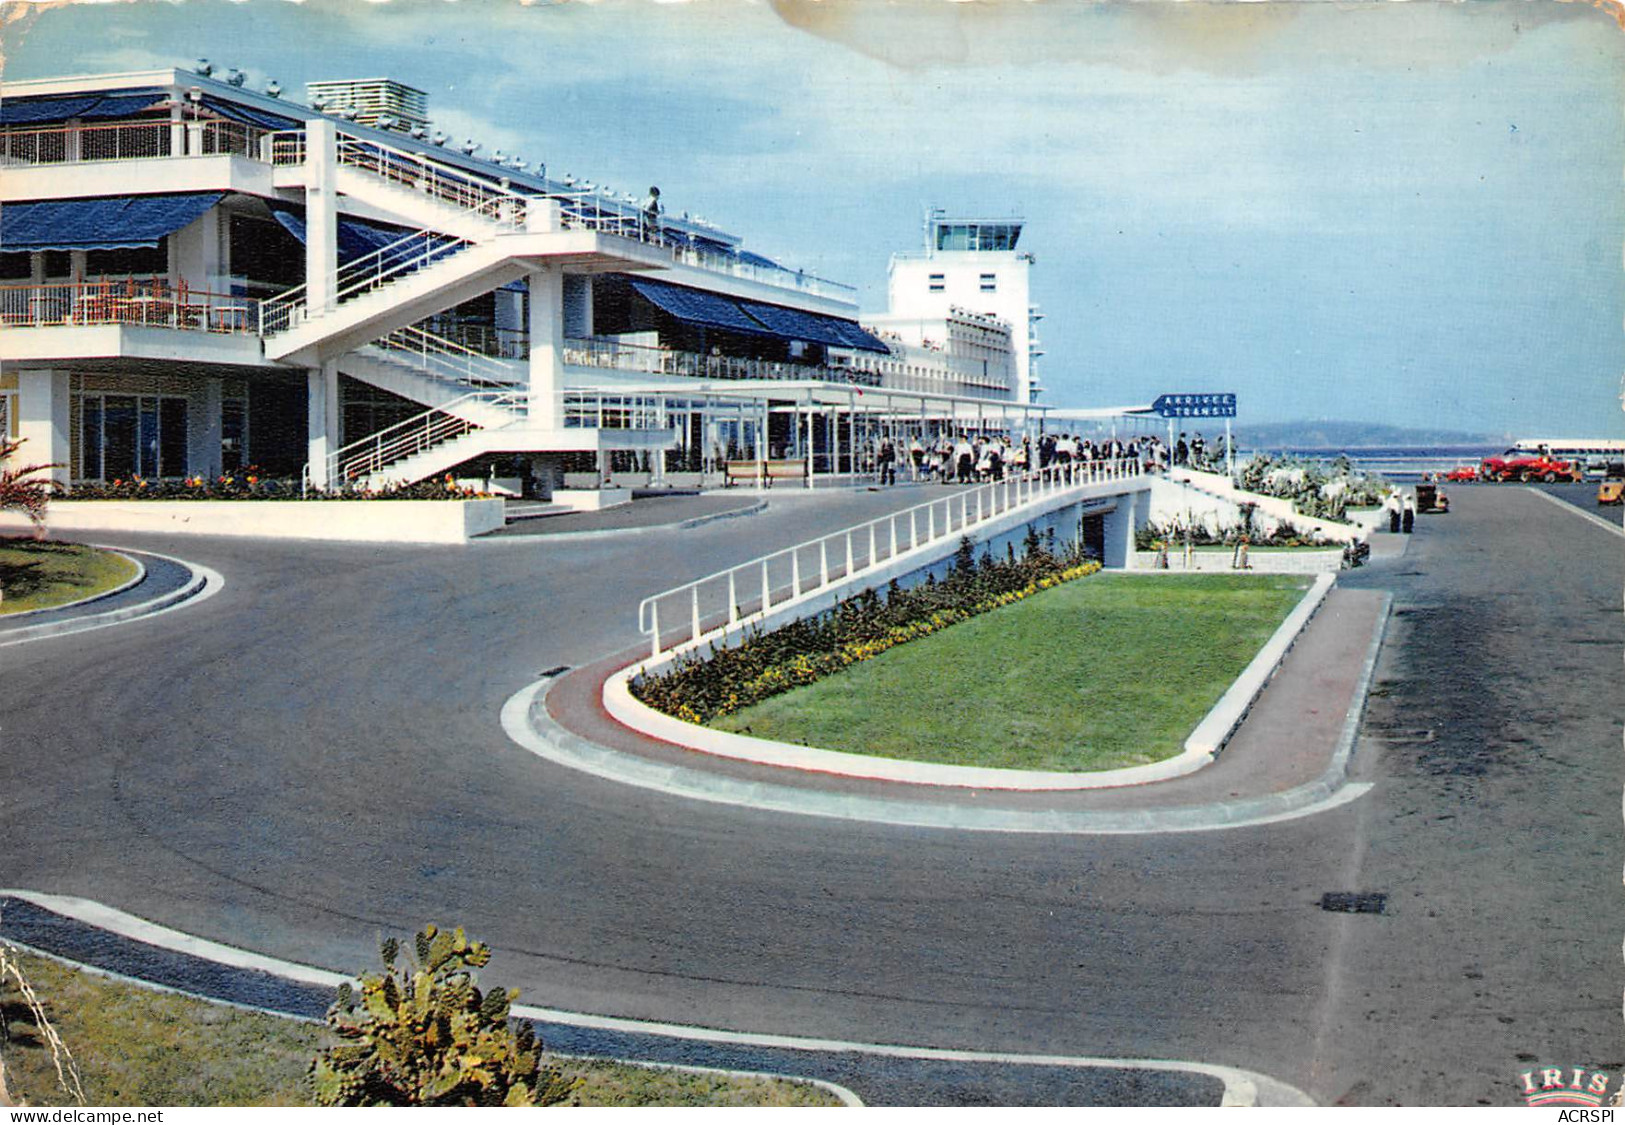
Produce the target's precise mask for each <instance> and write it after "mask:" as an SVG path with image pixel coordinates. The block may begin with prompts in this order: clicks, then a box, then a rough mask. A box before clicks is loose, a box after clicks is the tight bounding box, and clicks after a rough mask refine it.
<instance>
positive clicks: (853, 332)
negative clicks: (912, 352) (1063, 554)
mask: <svg viewBox="0 0 1625 1125" xmlns="http://www.w3.org/2000/svg"><path fill="white" fill-rule="evenodd" d="M830 324H831V325H833V326H834V328H835V331H837V332H839V333H840V334H841V335H843V336H845V337H846V346H847V347H849V348H857V349H858V350H859V351H865V352H886V353H888V354H889V353H890V352H891V348H889V347H888V346H887V345H886V341H884V340H882V339H881V338H880V337H879V336H876V335H875V334H874V333H873V332H871V331H869V330H868V329H867V328H865V327H863V325H861V324H859V323H858V322H857V321H855V320H841V319H839V318H837V317H830Z"/></svg>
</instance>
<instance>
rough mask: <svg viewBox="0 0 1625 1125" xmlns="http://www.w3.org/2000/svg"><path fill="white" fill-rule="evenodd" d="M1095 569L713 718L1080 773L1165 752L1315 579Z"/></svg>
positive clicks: (914, 757) (897, 749)
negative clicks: (1096, 571) (1147, 573)
mask: <svg viewBox="0 0 1625 1125" xmlns="http://www.w3.org/2000/svg"><path fill="white" fill-rule="evenodd" d="M1309 583H1310V580H1309V579H1308V578H1306V577H1301V576H1298V575H1229V574H1214V575H1190V576H1181V577H1179V578H1169V577H1164V576H1154V577H1153V576H1141V575H1124V574H1096V575H1093V576H1091V577H1088V578H1083V579H1080V580H1078V581H1076V582H1069V583H1067V584H1065V585H1063V586H1057V587H1055V588H1054V589H1051V590H1046V591H1044V592H1043V593H1040V594H1035V595H1034V596H1032V597H1031V598H1028V599H1027V600H1026V601H1022V602H1018V603H1016V604H1014V605H1010V606H1006V607H1004V608H1002V609H998V610H994V611H993V612H992V613H987V614H983V615H982V616H980V617H974V618H972V619H971V620H969V621H963V622H961V623H959V624H957V625H954V626H952V627H951V628H948V629H944V630H943V631H942V632H940V633H935V634H933V635H931V636H929V637H925V638H922V639H921V640H917V641H911V642H909V643H908V644H904V645H899V646H897V647H896V648H893V649H891V650H889V651H887V652H885V653H882V654H881V655H880V656H877V657H875V658H874V659H872V660H866V661H863V662H862V663H860V664H854V665H852V666H851V667H850V668H848V669H846V670H845V671H843V672H841V673H839V674H837V675H834V676H830V677H829V678H827V679H824V680H820V681H818V682H817V683H814V684H810V685H808V686H806V687H801V688H796V689H795V690H794V691H790V692H786V693H785V694H783V695H778V696H774V697H773V698H771V699H767V700H764V701H762V702H761V703H757V704H755V705H753V706H751V707H747V708H745V709H744V710H742V711H738V712H735V713H734V714H732V715H728V716H725V717H723V718H720V719H717V720H716V721H715V722H714V723H713V724H712V725H713V726H715V727H717V728H719V729H722V730H730V731H738V732H741V733H744V734H752V735H755V736H756V737H758V738H770V739H775V740H777V741H780V742H793V743H800V744H802V745H807V746H817V747H821V748H823V749H826V750H846V751H850V752H853V753H859V754H874V755H878V756H881V757H886V758H904V759H908V760H910V761H919V762H940V763H949V764H954V765H970V766H997V767H1002V768H1006V769H1031V770H1062V771H1084V770H1101V769H1115V768H1117V767H1120V766H1134V765H1141V764H1144V763H1146V762H1155V761H1159V760H1161V759H1163V758H1168V757H1172V756H1173V755H1175V754H1177V753H1179V752H1180V751H1181V749H1182V748H1183V743H1184V741H1185V739H1186V738H1187V737H1188V736H1189V735H1190V732H1191V731H1192V730H1194V729H1195V727H1196V724H1197V723H1198V722H1200V721H1201V719H1202V717H1203V716H1204V715H1206V714H1207V712H1208V710H1209V709H1210V708H1211V707H1212V706H1213V704H1214V703H1216V702H1218V699H1219V697H1220V696H1221V695H1223V694H1224V693H1225V691H1226V690H1227V689H1228V688H1229V687H1230V684H1231V683H1232V682H1233V681H1234V680H1235V678H1236V677H1237V676H1238V675H1239V674H1240V673H1241V670H1242V669H1243V668H1245V667H1246V666H1247V664H1248V662H1249V661H1251V660H1252V658H1253V657H1254V655H1256V654H1257V652H1258V650H1259V648H1261V647H1262V646H1263V644H1264V642H1265V641H1266V640H1268V639H1269V636H1270V634H1271V633H1273V632H1274V631H1275V629H1276V628H1277V626H1279V625H1280V623H1281V621H1282V619H1284V618H1285V617H1286V615H1287V614H1288V613H1289V612H1290V611H1291V610H1292V607H1293V606H1295V605H1296V604H1297V603H1298V600H1299V599H1300V598H1301V597H1302V596H1303V591H1304V590H1306V589H1307V588H1308V587H1309Z"/></svg>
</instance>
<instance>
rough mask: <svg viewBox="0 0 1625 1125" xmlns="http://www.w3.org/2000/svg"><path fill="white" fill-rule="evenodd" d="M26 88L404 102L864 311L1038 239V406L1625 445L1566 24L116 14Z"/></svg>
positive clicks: (1459, 7) (1616, 202) (204, 11)
mask: <svg viewBox="0 0 1625 1125" xmlns="http://www.w3.org/2000/svg"><path fill="white" fill-rule="evenodd" d="M0 50H3V53H4V58H3V66H4V71H3V73H4V77H5V78H6V79H7V80H18V79H24V78H34V77H46V76H52V75H60V74H69V73H102V72H108V71H118V70H132V69H141V68H147V67H152V66H170V65H185V66H189V65H190V64H191V63H192V61H193V60H194V59H196V58H197V57H198V56H207V57H208V58H210V59H211V60H213V61H214V62H215V63H216V64H217V65H218V66H220V67H222V68H224V67H226V66H237V67H240V68H242V69H243V70H245V71H247V72H248V74H249V76H250V78H249V82H250V84H251V85H252V86H253V87H255V88H259V87H260V86H262V85H263V84H264V82H265V80H266V79H267V78H275V79H277V80H278V81H279V82H280V83H281V84H282V85H283V86H284V87H285V88H286V89H287V90H288V91H289V93H290V95H293V96H298V95H299V94H300V91H301V90H302V87H303V84H304V82H306V81H310V80H319V79H327V78H346V77H375V76H380V75H387V76H389V77H393V78H397V79H399V80H401V81H403V82H407V83H409V84H411V85H414V86H417V87H419V88H420V89H424V90H426V91H428V93H429V112H430V116H431V117H432V118H434V119H435V122H436V124H437V125H439V126H441V127H443V128H445V129H446V131H447V132H449V133H451V134H452V135H453V136H454V137H458V138H461V137H463V136H471V137H474V138H476V139H478V140H480V141H481V142H482V143H483V144H484V151H485V152H487V153H489V152H492V151H494V150H495V149H498V148H501V149H504V150H506V151H508V152H517V153H519V154H520V155H523V156H525V157H526V158H528V159H529V160H531V161H532V162H537V161H545V162H546V164H547V167H548V171H549V173H550V174H552V175H555V176H557V175H560V174H563V173H565V172H571V173H574V174H575V175H577V176H578V177H582V178H587V179H592V180H595V181H597V182H599V183H602V184H609V185H612V186H613V187H615V188H616V189H617V190H618V191H623V192H626V191H630V192H634V193H637V194H639V195H641V194H642V193H643V192H644V191H645V190H646V189H647V188H648V186H649V185H650V184H658V185H659V186H660V189H661V195H662V200H663V201H664V202H666V204H667V209H668V210H670V211H689V212H691V213H693V214H696V215H703V216H705V217H706V218H708V219H709V220H711V221H713V222H715V223H717V224H718V225H720V226H722V227H723V228H724V229H726V230H728V231H730V232H732V233H734V234H736V235H739V236H741V237H742V238H743V239H744V244H745V246H746V247H748V248H750V249H753V250H756V251H757V252H759V253H763V254H766V255H768V256H769V257H772V258H775V259H777V260H779V261H781V262H785V263H787V264H790V265H792V266H799V267H802V268H805V269H807V270H808V271H809V272H812V273H815V274H818V275H819V276H823V277H828V278H831V279H834V280H837V281H843V282H846V283H849V284H852V285H855V286H857V287H858V290H859V293H860V301H861V305H862V307H863V308H864V309H865V310H866V311H881V310H882V309H883V308H884V306H885V302H886V292H885V287H886V264H887V259H888V257H889V255H890V254H892V253H893V252H896V251H913V250H917V249H918V248H919V247H920V244H921V231H922V217H923V215H924V213H925V210H926V208H927V207H930V206H938V207H944V208H947V209H949V210H950V211H960V212H974V213H976V214H977V215H981V216H1001V215H1006V214H1019V215H1021V216H1023V217H1024V218H1025V219H1026V223H1027V226H1026V233H1025V235H1024V236H1023V240H1022V247H1021V248H1022V249H1024V250H1027V251H1030V252H1031V253H1032V254H1034V255H1035V257H1036V264H1035V266H1034V271H1033V290H1034V300H1035V301H1036V302H1037V303H1038V304H1039V305H1040V306H1041V308H1042V310H1043V312H1044V314H1045V319H1044V320H1043V321H1042V322H1041V324H1040V332H1041V335H1042V338H1043V346H1044V349H1045V351H1046V353H1047V354H1046V355H1045V356H1044V358H1043V359H1042V360H1041V361H1040V373H1041V376H1042V378H1043V381H1044V384H1045V386H1046V391H1045V395H1044V399H1043V401H1047V402H1052V403H1055V404H1057V405H1068V406H1106V405H1120V404H1127V403H1134V402H1144V401H1149V400H1150V399H1151V398H1153V397H1155V396H1156V395H1158V394H1160V393H1164V392H1209V391H1230V392H1234V393H1236V394H1237V395H1238V406H1239V414H1240V418H1241V420H1242V421H1243V422H1246V421H1252V422H1279V421H1294V420H1320V419H1333V420H1345V421H1358V422H1374V423H1387V424H1392V425H1402V426H1423V427H1427V428H1431V429H1452V430H1461V431H1468V432H1474V433H1480V434H1486V435H1495V436H1551V435H1556V436H1596V437H1603V436H1611V437H1621V436H1625V413H1622V411H1621V388H1622V375H1625V268H1622V257H1625V195H1622V192H1621V182H1622V174H1625V113H1622V106H1625V96H1622V94H1625V30H1622V27H1621V26H1620V24H1619V23H1616V21H1615V19H1614V17H1613V15H1612V14H1610V13H1609V12H1608V11H1604V10H1600V9H1598V8H1596V7H1593V6H1590V5H1588V4H1585V3H1559V2H1556V0H1471V2H1468V3H1436V2H1433V0H1416V2H1412V3H1364V4H1337V3H1319V2H1313V0H1310V2H1302V3H1251V4H1235V3H1229V4H1205V3H1168V2H1142V3H1132V4H1130V3H1113V2H1095V3H1075V2H1072V0H1048V2H1046V0H1026V2H1021V0H1010V2H998V0H982V2H972V3H953V2H950V0H896V2H891V3H882V2H878V0H779V2H757V3H751V2H746V0H690V2H687V3H681V2H679V3H657V2H655V0H599V2H581V0H565V2H557V3H534V4H528V5H527V4H521V3H518V2H513V0H459V2H456V3H451V2H448V0H388V2H387V3H377V2H374V3H365V2H361V0H306V2H304V3H293V2H290V0H240V2H230V0H181V2H171V0H126V2H109V3H40V4H7V5H4V6H3V7H0Z"/></svg>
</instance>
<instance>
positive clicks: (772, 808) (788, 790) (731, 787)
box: [501, 679, 1371, 836]
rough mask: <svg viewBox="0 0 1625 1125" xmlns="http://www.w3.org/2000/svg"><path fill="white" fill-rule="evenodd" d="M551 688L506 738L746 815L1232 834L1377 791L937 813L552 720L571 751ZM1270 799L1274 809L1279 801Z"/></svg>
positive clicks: (513, 708) (587, 768) (1035, 829)
mask: <svg viewBox="0 0 1625 1125" xmlns="http://www.w3.org/2000/svg"><path fill="white" fill-rule="evenodd" d="M551 684H552V681H551V680H549V679H544V680H539V681H537V682H536V683H534V684H531V685H530V686H529V687H525V688H521V689H520V690H519V691H518V692H516V693H514V694H513V695H512V696H510V697H509V699H508V701H507V702H506V703H504V704H503V706H502V716H501V721H502V729H503V730H504V731H505V732H506V733H507V735H508V737H509V738H511V739H512V740H513V741H514V742H516V743H518V744H519V745H520V746H522V747H524V748H525V749H526V750H529V751H530V752H531V753H532V754H535V755H536V756H537V757H539V758H543V759H545V760H547V761H550V762H553V763H554V764H556V765H560V766H563V767H565V768H566V769H571V770H575V771H577V772H580V773H586V774H590V775H591V776H593V777H599V778H603V779H604V780H606V781H613V782H616V783H618V784H622V785H632V786H636V787H637V788H640V789H649V790H653V791H655V792H657V793H663V794H665V795H667V796H672V797H681V798H686V799H689V800H697V801H708V802H710V803H712V804H718V805H730V806H733V807H737V808H748V809H757V810H765V811H768V812H780V813H791V814H795V815H797V816H821V817H831V818H835V819H839V820H855V821H862V822H865V823H871V824H888V825H894V826H899V827H907V828H940V829H947V830H950V831H961V832H964V831H971V832H1022V833H1037V834H1047V835H1078V836H1144V835H1160V834H1163V833H1172V832H1214V831H1219V830H1221V829H1228V828H1254V827H1261V826H1263V825H1268V824H1277V823H1280V822H1281V821H1286V820H1296V819H1299V818H1302V817H1308V816H1314V815H1316V814H1318V813H1322V812H1325V811H1327V810H1330V809H1335V808H1337V807H1338V806H1340V805H1345V804H1347V803H1348V802H1350V801H1353V800H1355V799H1356V798H1359V797H1362V796H1364V795H1365V794H1366V793H1367V792H1369V791H1370V789H1371V786H1370V785H1369V784H1365V783H1359V784H1350V785H1344V786H1342V787H1341V788H1339V789H1337V790H1335V791H1333V790H1332V789H1331V788H1330V785H1329V784H1327V783H1325V782H1324V781H1321V782H1312V783H1310V784H1309V785H1307V786H1302V787H1300V790H1302V791H1303V792H1302V795H1308V794H1309V793H1310V792H1312V791H1313V790H1315V789H1316V788H1319V789H1320V790H1321V791H1322V792H1324V794H1325V795H1324V796H1322V797H1319V798H1317V799H1312V800H1311V801H1310V803H1308V804H1304V805H1297V806H1293V807H1288V808H1284V809H1281V810H1279V811H1264V812H1259V813H1255V814H1252V815H1244V816H1237V817H1234V818H1233V819H1229V818H1227V817H1226V814H1225V811H1224V806H1223V805H1215V806H1209V808H1210V809H1211V810H1212V812H1211V815H1210V816H1209V817H1208V818H1206V819H1202V820H1192V819H1191V818H1192V816H1193V814H1192V812H1191V811H1190V810H1189V809H1184V810H1181V809H1167V810H1155V811H1146V812H1142V813H1132V812H1131V813H1088V812H1078V813H1065V812H1057V811H1054V810H1044V811H1040V812H1032V813H1026V812H1019V811H1014V810H999V809H986V808H976V807H974V806H970V805H953V804H947V803H941V804H927V803H923V802H914V801H909V802H903V801H891V800H887V799H885V798H883V797H868V796H851V795H845V794H840V793H831V792H827V791H823V790H814V789H802V788H796V787H793V786H789V785H773V784H771V783H767V782H749V781H741V780H738V779H736V778H731V777H727V776H725V775H722V774H717V773H708V772H705V771H701V770H696V769H691V768H688V767H684V766H675V765H665V764H662V763H659V762H654V761H650V760H647V759H643V758H639V757H637V756H635V755H631V754H622V753H620V752H618V751H615V750H610V749H608V748H607V747H602V746H598V745H596V744H594V743H591V742H589V741H588V740H586V739H584V738H581V737H580V736H578V735H574V734H572V733H570V732H569V731H566V730H564V729H563V728H562V727H559V726H558V724H557V723H556V722H554V721H553V720H552V719H551V718H546V717H545V716H544V717H543V718H542V719H541V720H540V723H542V724H545V725H546V726H547V727H548V728H551V729H556V730H557V732H558V734H559V736H560V738H562V739H563V740H567V741H569V742H570V743H572V744H573V746H571V747H567V746H564V745H561V744H560V741H559V740H556V739H555V738H552V737H549V736H548V734H546V733H543V731H541V730H538V729H537V727H536V725H533V723H532V720H531V711H532V707H533V705H534V704H535V703H536V702H537V701H538V697H542V698H545V693H546V691H547V689H548V688H549V687H550V686H551ZM1300 790H1291V791H1289V792H1288V793H1285V794H1277V795H1275V798H1276V799H1278V800H1280V801H1282V802H1284V803H1290V801H1291V800H1292V799H1293V795H1294V794H1298V793H1299V792H1300ZM1263 800H1265V801H1266V802H1267V801H1268V800H1269V799H1263ZM1266 808H1267V803H1266Z"/></svg>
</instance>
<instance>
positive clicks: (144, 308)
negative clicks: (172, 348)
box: [0, 277, 259, 335]
mask: <svg viewBox="0 0 1625 1125" xmlns="http://www.w3.org/2000/svg"><path fill="white" fill-rule="evenodd" d="M106 324H129V325H140V326H144V327H149V328H175V329H180V330H183V331H189V332H219V333H227V334H235V335H253V334H254V333H255V332H257V331H258V329H259V302H258V301H256V300H255V299H254V298H252V297H235V296H231V295H228V294H224V293H206V292H201V291H199V290H195V289H189V288H187V287H186V286H185V285H171V284H170V283H169V281H168V280H167V279H165V278H156V277H155V278H145V279H136V278H117V279H113V278H109V279H105V280H100V281H74V282H61V283H58V284H46V285H7V286H0V325H4V326H5V327H7V328H50V327H58V326H79V327H89V326H94V325H106Z"/></svg>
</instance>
